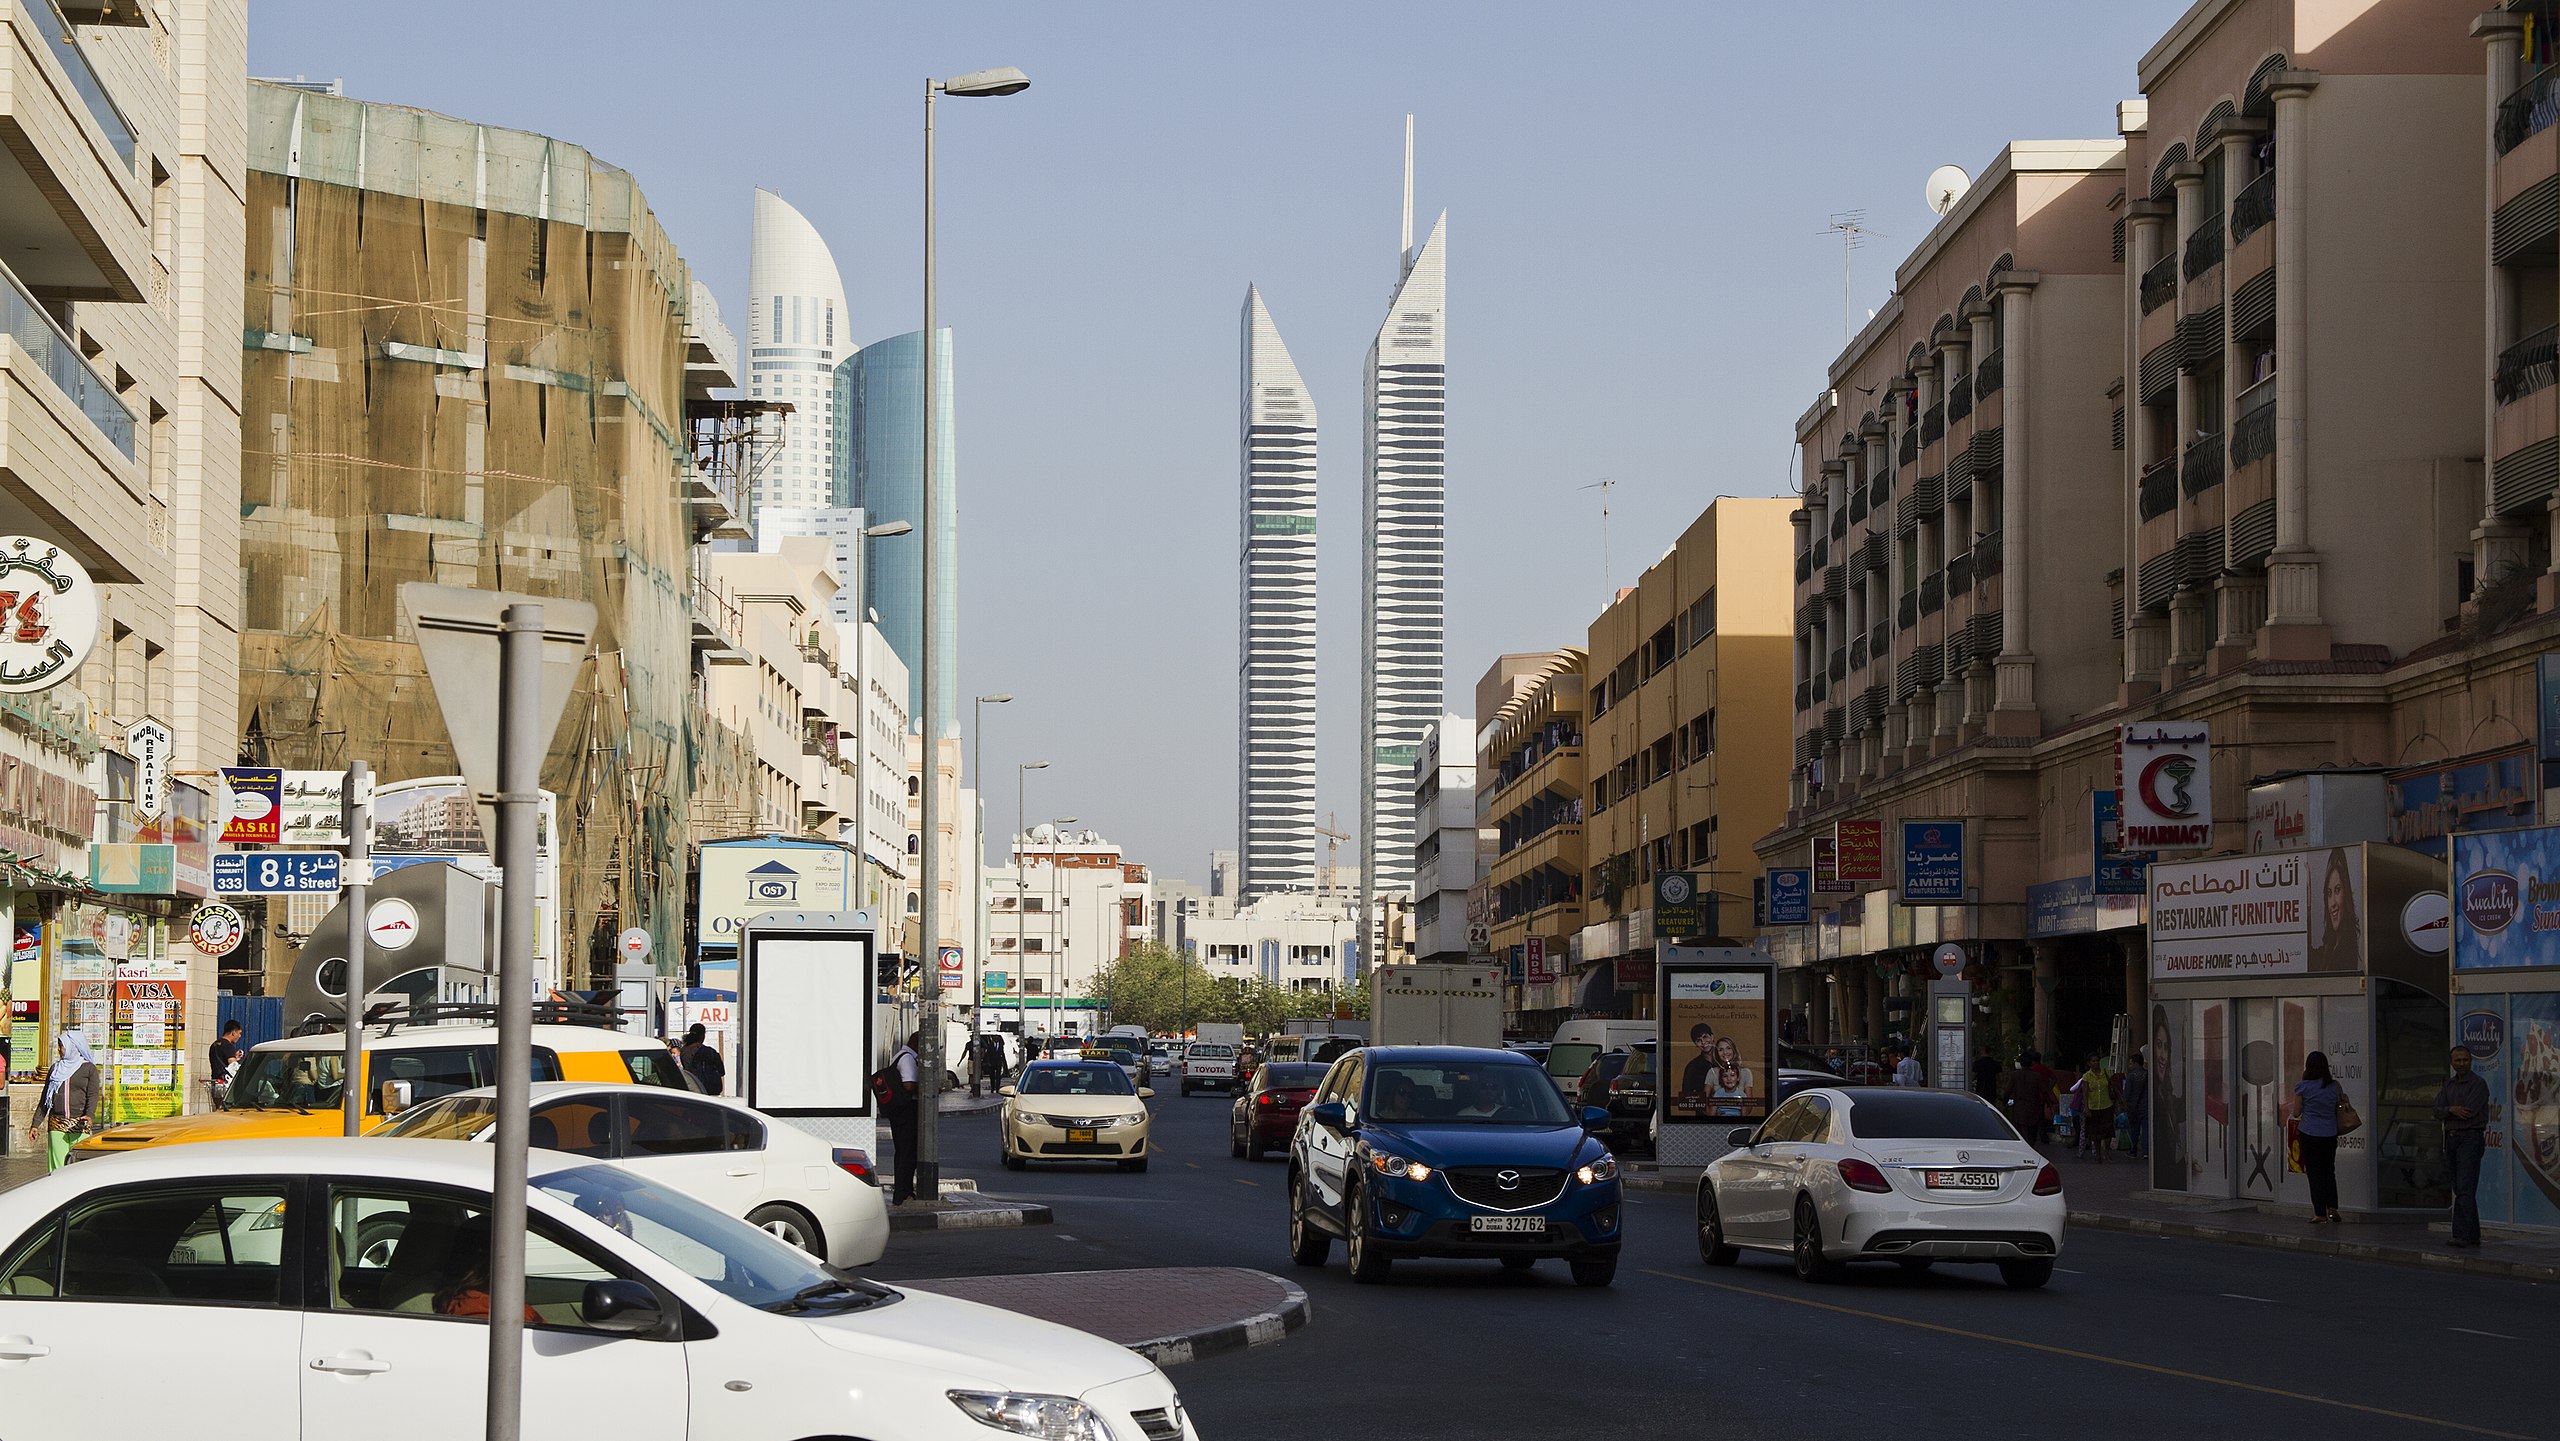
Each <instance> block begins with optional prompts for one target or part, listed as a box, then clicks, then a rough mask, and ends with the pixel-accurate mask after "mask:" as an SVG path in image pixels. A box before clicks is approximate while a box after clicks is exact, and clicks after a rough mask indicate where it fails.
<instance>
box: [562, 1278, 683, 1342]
mask: <svg viewBox="0 0 2560 1441" xmlns="http://www.w3.org/2000/svg"><path fill="white" fill-rule="evenodd" d="M578 1319H579V1320H580V1321H583V1322H585V1323H586V1325H587V1327H588V1328H589V1329H590V1330H596V1331H604V1332H607V1333H610V1334H612V1335H616V1336H646V1335H649V1334H651V1333H653V1332H656V1331H658V1330H660V1329H662V1328H663V1327H665V1325H666V1323H667V1313H666V1310H665V1308H664V1307H663V1306H661V1305H660V1303H659V1301H658V1293H657V1292H655V1291H653V1290H650V1289H649V1288H648V1287H647V1286H644V1285H642V1284H641V1283H639V1282H638V1281H626V1280H622V1279H619V1278H617V1279H614V1280H610V1281H589V1282H588V1283H587V1289H586V1292H585V1293H584V1294H583V1295H581V1296H580V1297H579V1298H578Z"/></svg>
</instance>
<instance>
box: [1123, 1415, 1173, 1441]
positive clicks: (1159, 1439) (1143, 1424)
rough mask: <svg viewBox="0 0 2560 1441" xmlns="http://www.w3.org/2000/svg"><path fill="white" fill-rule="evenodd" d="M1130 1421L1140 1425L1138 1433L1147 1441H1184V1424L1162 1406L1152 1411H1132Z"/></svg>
mask: <svg viewBox="0 0 2560 1441" xmlns="http://www.w3.org/2000/svg"><path fill="white" fill-rule="evenodd" d="M1129 1419H1130V1420H1132V1421H1135V1422H1137V1423H1138V1431H1139V1433H1140V1434H1141V1435H1144V1436H1145V1437H1146V1438H1147V1441H1182V1423H1181V1422H1179V1421H1176V1420H1174V1419H1173V1413H1172V1412H1171V1411H1170V1410H1167V1409H1166V1408H1164V1407H1162V1406H1158V1407H1157V1408H1155V1409H1154V1410H1152V1411H1132V1412H1130V1413H1129Z"/></svg>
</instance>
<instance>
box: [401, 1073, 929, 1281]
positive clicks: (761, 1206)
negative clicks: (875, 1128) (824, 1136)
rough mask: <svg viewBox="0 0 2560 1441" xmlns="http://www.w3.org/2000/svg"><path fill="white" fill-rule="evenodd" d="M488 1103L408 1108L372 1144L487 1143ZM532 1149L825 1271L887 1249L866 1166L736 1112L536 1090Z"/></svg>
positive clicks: (626, 1088) (633, 1089) (583, 1086)
mask: <svg viewBox="0 0 2560 1441" xmlns="http://www.w3.org/2000/svg"><path fill="white" fill-rule="evenodd" d="M496 1096H497V1092H496V1091H495V1090H493V1089H489V1088H485V1087H484V1088H482V1089H480V1090H477V1091H463V1092H459V1093H457V1094H454V1095H450V1096H439V1097H437V1098H436V1099H435V1100H432V1101H428V1102H425V1103H424V1104H421V1105H417V1106H412V1107H411V1108H409V1109H408V1110H406V1111H403V1112H401V1113H400V1114H399V1115H398V1116H396V1117H394V1118H393V1119H392V1121H391V1124H389V1125H387V1126H385V1127H383V1128H382V1129H381V1130H380V1131H379V1132H376V1134H377V1135H383V1136H400V1137H408V1138H412V1139H417V1140H431V1141H486V1140H491V1139H493V1138H494V1137H495V1135H496V1133H497V1124H498V1123H497V1112H496V1110H495V1107H496V1105H497V1101H496ZM530 1127H531V1135H530V1137H529V1139H530V1140H531V1142H532V1144H533V1145H534V1146H535V1147H537V1148H539V1149H541V1150H545V1151H561V1152H565V1153H567V1154H569V1155H572V1156H585V1157H588V1158H589V1159H592V1160H598V1161H611V1162H613V1163H614V1164H615V1165H617V1166H621V1167H623V1168H625V1169H627V1170H630V1171H634V1172H636V1173H638V1174H640V1175H643V1176H647V1177H649V1178H650V1179H651V1180H654V1181H659V1182H663V1183H664V1184H666V1185H669V1186H673V1187H675V1188H676V1189H677V1190H679V1191H682V1192H684V1193H686V1194H687V1195H689V1196H692V1197H693V1198H694V1199H695V1200H697V1201H701V1202H704V1203H706V1204H708V1205H711V1206H715V1207H717V1208H719V1209H720V1210H723V1211H726V1212H728V1213H729V1214H730V1215H732V1216H736V1217H738V1218H739V1219H740V1220H743V1221H745V1222H746V1223H747V1224H749V1225H751V1226H758V1227H762V1228H763V1229H765V1230H767V1231H770V1232H772V1233H773V1234H774V1235H776V1236H779V1237H781V1238H782V1239H783V1240H785V1241H788V1242H790V1243H791V1244H792V1245H794V1246H797V1247H799V1248H800V1249H801V1250H803V1251H806V1252H808V1253H809V1254H810V1255H812V1256H817V1257H821V1258H823V1259H824V1260H825V1261H826V1262H827V1263H828V1264H829V1265H833V1266H848V1267H850V1266H868V1265H870V1264H871V1263H872V1262H874V1261H877V1260H879V1259H880V1253H881V1252H882V1251H883V1250H884V1249H886V1248H887V1246H888V1244H889V1207H888V1203H887V1202H886V1201H885V1200H884V1199H883V1198H882V1197H881V1194H880V1186H879V1182H878V1181H877V1180H876V1179H875V1178H874V1177H873V1175H872V1172H871V1158H870V1157H869V1156H868V1155H866V1154H864V1153H863V1152H861V1151H859V1150H855V1149H853V1148H851V1147H845V1146H837V1145H834V1144H831V1143H829V1142H827V1141H822V1140H820V1139H819V1138H817V1137H816V1136H812V1135H810V1134H809V1133H808V1132H806V1131H803V1130H801V1129H800V1128H799V1127H797V1126H794V1125H792V1124H791V1123H790V1122H788V1121H780V1120H776V1119H774V1118H773V1117H771V1116H768V1115H765V1114H764V1113H763V1112H761V1111H758V1110H756V1109H755V1108H754V1107H752V1106H749V1105H747V1104H746V1103H745V1102H743V1101H736V1100H731V1099H729V1098H727V1097H724V1096H694V1095H684V1094H679V1093H677V1092H674V1091H669V1090H667V1089H665V1088H664V1087H659V1086H633V1085H622V1084H618V1083H611V1082H601V1081H543V1082H539V1083H537V1084H536V1085H535V1086H534V1088H533V1101H532V1110H531V1115H530Z"/></svg>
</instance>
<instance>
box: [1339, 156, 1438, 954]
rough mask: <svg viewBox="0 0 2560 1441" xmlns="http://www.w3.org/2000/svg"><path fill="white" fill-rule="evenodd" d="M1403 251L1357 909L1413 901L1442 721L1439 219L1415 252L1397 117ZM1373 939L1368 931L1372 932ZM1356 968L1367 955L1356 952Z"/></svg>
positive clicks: (1378, 520) (1378, 489) (1382, 447)
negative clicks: (1419, 765) (1417, 779)
mask: <svg viewBox="0 0 2560 1441" xmlns="http://www.w3.org/2000/svg"><path fill="white" fill-rule="evenodd" d="M1404 124H1405V130H1404V229H1403V249H1402V251H1401V253H1400V254H1399V255H1398V257H1397V263H1398V271H1397V279H1396V288H1395V294H1394V296H1393V298H1392V299H1390V300H1389V301H1388V303H1387V318H1386V320H1385V321H1384V322H1382V323H1381V324H1380V325H1379V326H1378V338H1377V339H1376V340H1374V341H1372V342H1370V345H1369V357H1368V361H1367V364H1366V366H1365V367H1364V372H1363V377H1362V379H1363V386H1362V395H1363V400H1364V402H1365V406H1366V411H1367V413H1366V415H1365V416H1364V424H1363V436H1362V439H1363V442H1364V444H1363V447H1362V448H1363V451H1364V467H1363V469H1364V471H1365V477H1364V478H1365V481H1366V485H1365V494H1364V495H1363V498H1362V500H1363V503H1362V507H1361V509H1362V516H1363V526H1362V535H1361V547H1362V549H1361V582H1362V596H1361V616H1360V741H1361V757H1360V905H1361V914H1362V916H1363V918H1364V920H1363V928H1364V930H1367V929H1370V928H1371V927H1374V925H1375V919H1374V918H1375V916H1376V914H1377V911H1376V906H1377V904H1378V903H1379V902H1380V901H1381V900H1383V899H1384V898H1386V897H1388V896H1391V895H1396V894H1410V893H1411V891H1412V889H1413V762H1414V757H1415V755H1416V754H1418V753H1419V750H1420V746H1421V741H1422V732H1423V730H1424V728H1426V727H1428V726H1429V725H1431V724H1432V723H1433V722H1434V721H1436V720H1438V719H1439V718H1440V707H1441V668H1442V663H1443V656H1442V646H1443V626H1442V621H1443V615H1444V611H1445V594H1444V586H1443V580H1444V563H1443V562H1444V557H1445V551H1446V545H1445V538H1444V536H1443V533H1442V525H1443V521H1444V519H1445V517H1446V514H1447V496H1446V492H1445V490H1444V482H1445V480H1446V477H1447V458H1448V451H1447V446H1448V419H1449V392H1448V363H1447V362H1448V349H1447V345H1446V335H1445V332H1444V329H1443V325H1442V320H1443V315H1442V307H1443V304H1444V301H1445V296H1446V292H1447V288H1448V262H1447V255H1446V250H1445V246H1446V243H1447V241H1446V232H1447V230H1448V225H1449V217H1448V214H1447V213H1446V212H1445V211H1444V212H1443V213H1442V214H1441V216H1440V218H1439V219H1438V220H1435V221H1433V222H1432V225H1431V234H1430V237H1429V238H1428V239H1426V240H1424V241H1423V242H1422V248H1421V249H1419V250H1416V249H1415V248H1414V245H1413V117H1412V116H1410V115H1408V116H1406V117H1405V122H1404ZM1372 934H1374V931H1372ZM1361 958H1362V960H1363V961H1364V962H1368V961H1374V960H1375V959H1377V956H1376V952H1375V949H1374V948H1373V947H1372V946H1369V945H1363V946H1362V947H1361Z"/></svg>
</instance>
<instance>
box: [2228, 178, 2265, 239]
mask: <svg viewBox="0 0 2560 1441" xmlns="http://www.w3.org/2000/svg"><path fill="white" fill-rule="evenodd" d="M2275 218H2276V173H2275V172H2274V171H2272V170H2270V171H2268V172H2267V173H2266V174H2264V175H2261V176H2259V177H2258V178H2257V179H2255V180H2252V181H2250V182H2249V183H2248V184H2246V185H2244V186H2241V187H2240V193H2239V194H2237V195H2235V196H2233V197H2231V243H2232V244H2233V245H2235V246H2236V245H2238V244H2239V243H2240V242H2241V241H2243V240H2246V239H2248V238H2249V237H2250V236H2252V235H2255V234H2257V233H2258V232H2259V231H2260V230H2263V229H2265V228H2266V227H2267V226H2268V225H2269V224H2270V223H2272V222H2273V221H2274V220H2275Z"/></svg>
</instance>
